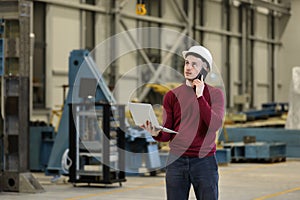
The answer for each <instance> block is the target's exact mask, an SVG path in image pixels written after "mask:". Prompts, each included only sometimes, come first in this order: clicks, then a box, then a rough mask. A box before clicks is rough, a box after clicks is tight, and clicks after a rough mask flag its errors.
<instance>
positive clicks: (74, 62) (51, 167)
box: [45, 50, 161, 180]
mask: <svg viewBox="0 0 300 200" xmlns="http://www.w3.org/2000/svg"><path fill="white" fill-rule="evenodd" d="M91 86H92V88H91ZM93 86H95V87H94V88H93ZM89 93H91V98H90V99H86V98H85V97H86V96H89ZM87 100H88V101H92V102H106V103H116V100H115V99H114V97H113V96H112V94H111V92H110V90H109V89H108V87H107V86H106V83H105V82H104V80H103V78H102V75H101V74H100V72H99V70H97V67H96V64H95V63H94V61H93V59H92V58H91V57H90V56H89V52H88V51H87V50H74V51H72V52H71V54H70V57H69V91H68V94H67V98H66V99H65V103H64V105H69V104H78V103H84V102H86V101H87ZM145 135H149V134H146V133H145V132H143V131H141V130H137V129H134V128H130V129H128V131H126V147H125V148H126V150H127V151H126V153H125V154H126V155H125V157H126V171H127V172H132V173H137V172H138V170H139V168H140V167H142V165H143V163H142V156H143V155H147V158H146V165H145V168H147V169H150V170H155V169H158V168H160V167H161V162H160V157H159V153H158V145H157V143H156V142H155V141H154V140H153V139H152V137H150V138H149V137H144V136H145ZM133 143H135V145H132V144H133ZM128 145H129V146H128ZM130 145H132V146H130ZM138 146H140V147H138ZM68 148H69V106H64V108H63V114H62V117H61V121H60V123H59V127H58V131H57V134H56V137H55V141H54V144H53V148H52V151H51V154H50V157H49V161H48V166H47V168H46V171H45V173H46V174H47V175H54V176H55V178H56V177H59V176H60V175H61V174H67V173H68V171H67V170H66V169H65V168H64V164H65V163H64V158H65V157H66V154H67V151H68ZM131 152H133V153H131ZM143 153H147V154H143ZM54 180H55V179H54Z"/></svg>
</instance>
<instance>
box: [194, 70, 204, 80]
mask: <svg viewBox="0 0 300 200" xmlns="http://www.w3.org/2000/svg"><path fill="white" fill-rule="evenodd" d="M201 76H202V73H201V71H200V72H199V74H198V75H197V76H196V77H195V78H194V79H193V80H196V79H199V80H201V78H202V77H201Z"/></svg>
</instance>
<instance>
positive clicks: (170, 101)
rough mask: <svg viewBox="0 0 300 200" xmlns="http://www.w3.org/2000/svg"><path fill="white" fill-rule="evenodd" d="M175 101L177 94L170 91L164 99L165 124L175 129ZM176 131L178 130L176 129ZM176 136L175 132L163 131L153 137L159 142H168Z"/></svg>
mask: <svg viewBox="0 0 300 200" xmlns="http://www.w3.org/2000/svg"><path fill="white" fill-rule="evenodd" d="M174 101H175V95H174V94H173V93H172V92H168V93H167V94H166V95H165V97H164V100H163V126H164V127H166V128H169V129H171V130H174V127H173V124H174V121H173V119H174V118H173V105H174ZM175 131H176V130H175ZM174 137H175V134H173V133H166V132H163V131H161V132H160V133H159V135H158V136H156V137H153V138H154V139H155V140H157V141H159V142H168V141H170V140H172V139H173V138H174Z"/></svg>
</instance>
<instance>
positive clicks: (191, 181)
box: [166, 155, 219, 200]
mask: <svg viewBox="0 0 300 200" xmlns="http://www.w3.org/2000/svg"><path fill="white" fill-rule="evenodd" d="M218 181H219V173H218V164H217V161H216V157H215V156H214V155H213V156H208V157H204V158H194V157H185V156H182V157H176V156H174V155H169V157H168V165H167V167H166V186H167V199H168V200H187V199H188V198H189V191H190V187H191V185H193V188H194V191H195V196H196V198H197V200H217V199H218Z"/></svg>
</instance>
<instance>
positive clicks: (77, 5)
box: [33, 0, 112, 14]
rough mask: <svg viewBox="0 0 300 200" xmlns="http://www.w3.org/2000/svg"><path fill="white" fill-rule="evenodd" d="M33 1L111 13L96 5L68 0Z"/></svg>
mask: <svg viewBox="0 0 300 200" xmlns="http://www.w3.org/2000/svg"><path fill="white" fill-rule="evenodd" d="M33 1H37V2H43V3H47V4H52V5H56V6H62V7H66V8H72V9H79V10H85V11H93V12H97V13H102V14H112V12H110V11H108V10H105V9H104V8H99V7H98V6H93V5H87V4H81V3H71V2H70V1H68V2H67V1H63V0H33Z"/></svg>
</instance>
